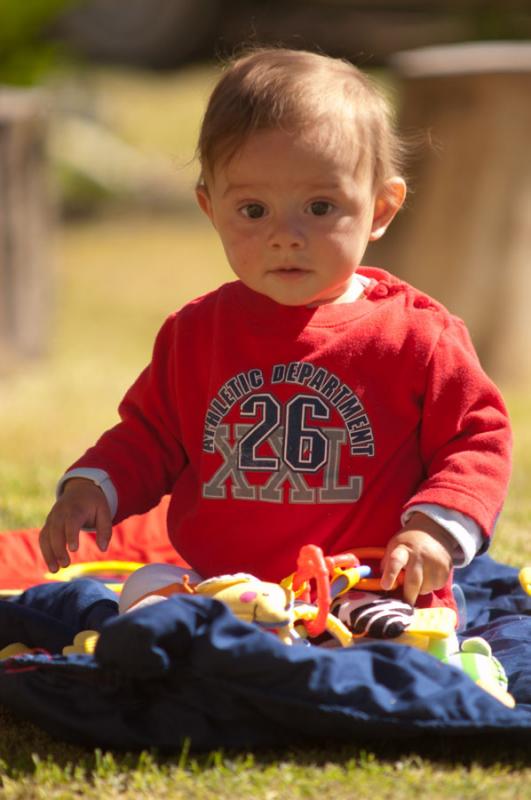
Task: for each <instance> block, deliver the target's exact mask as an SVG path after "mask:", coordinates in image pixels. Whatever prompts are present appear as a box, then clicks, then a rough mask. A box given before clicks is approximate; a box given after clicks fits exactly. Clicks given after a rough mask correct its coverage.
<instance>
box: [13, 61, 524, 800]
mask: <svg viewBox="0 0 531 800" xmlns="http://www.w3.org/2000/svg"><path fill="white" fill-rule="evenodd" d="M187 78H189V79H190V80H188V81H187V82H182V81H181V78H180V77H176V78H171V77H165V78H162V79H160V83H159V82H157V79H155V78H152V77H149V78H148V77H145V76H144V77H142V76H136V77H135V79H134V80H131V78H128V77H127V76H126V75H125V74H123V73H113V74H112V75H111V76H110V77H109V84H108V94H105V96H104V97H103V99H102V100H101V102H102V103H103V105H104V107H105V108H108V109H110V111H109V113H111V111H112V113H113V114H114V115H115V123H116V125H117V126H118V127H122V128H123V131H124V132H127V131H129V133H128V134H127V135H129V136H130V138H131V141H133V139H134V137H136V139H135V143H137V144H138V145H139V146H142V147H145V148H147V149H149V147H151V146H153V147H155V148H159V149H164V148H167V151H166V152H170V150H171V146H172V138H171V130H174V127H175V126H177V125H178V116H179V115H178V114H177V111H175V115H174V116H173V112H172V113H171V114H170V118H171V119H173V122H172V123H171V124H170V125H169V126H168V128H167V129H165V130H164V132H161V131H160V128H157V126H156V125H155V122H154V121H153V119H152V118H151V117H150V115H149V114H146V113H145V109H148V108H149V102H150V101H149V98H153V97H155V99H156V101H155V103H154V107H155V108H156V107H158V106H159V105H161V104H162V105H165V106H166V108H167V107H168V105H169V101H170V99H171V98H172V97H173V95H174V94H176V95H177V100H176V105H178V106H179V107H180V108H181V114H182V110H183V109H185V108H197V107H198V106H199V104H198V103H197V102H196V100H194V102H195V106H194V105H193V103H192V98H196V95H197V93H198V92H199V93H200V94H201V93H202V91H203V89H202V88H201V87H204V80H205V77H204V76H203V77H201V75H200V74H199V73H196V72H192V73H189V74H188V76H187ZM206 79H207V80H209V77H208V75H207V77H206ZM102 81H103V75H102V74H98V75H97V76H96V77H95V78H94V86H96V87H97V90H98V91H99V92H101V91H103V90H102V89H101V84H102ZM194 81H197V84H194ZM194 86H195V88H193V87H194ZM98 87H99V88H98ZM190 87H192V89H190ZM151 102H152V101H151ZM135 106H136V107H137V108H138V109H139V110H141V111H142V116H141V118H139V121H138V124H135V118H134V117H133V116H132V111H131V109H132V108H134V107H135ZM194 114H195V115H196V112H194ZM194 114H190V115H189V116H190V119H188V122H187V125H188V126H189V128H186V130H185V133H184V138H183V139H180V140H179V145H178V146H177V147H176V149H175V151H174V152H175V154H176V157H177V158H180V156H179V153H180V154H182V157H183V159H184V160H185V159H186V158H190V157H191V152H192V149H193V145H192V139H193V129H194V121H193V119H192V117H193V116H194ZM146 116H147V117H149V120H147V121H146V120H145V117H146ZM196 116H197V115H196ZM172 126H173V127H172ZM174 133H175V131H174ZM183 141H185V142H188V144H186V143H185V144H183ZM55 253H56V264H57V274H56V287H57V295H56V305H55V310H54V315H53V324H52V328H51V335H50V346H49V353H48V355H47V357H46V358H45V359H43V360H40V361H35V362H32V363H27V362H26V363H23V364H21V365H20V366H19V368H18V370H17V371H16V372H14V373H12V374H11V375H10V376H9V377H8V378H6V377H5V376H4V377H3V378H0V486H1V487H2V490H1V494H0V530H5V529H13V528H22V527H30V526H39V525H41V524H42V522H43V520H44V518H45V515H46V513H47V512H48V510H49V507H50V504H51V502H52V497H53V489H54V485H55V481H56V479H57V476H58V475H59V474H60V473H61V472H62V470H63V469H64V467H65V466H66V465H67V464H68V463H69V462H70V461H71V460H72V459H73V458H74V457H75V456H77V454H78V453H79V452H80V451H81V450H82V449H83V448H85V447H86V446H88V445H89V444H90V443H91V442H92V441H93V439H94V437H95V436H96V435H97V434H98V433H99V432H100V431H101V429H102V428H103V427H105V426H108V425H110V424H112V423H113V422H114V421H115V419H116V405H117V402H118V400H119V398H120V397H121V395H122V393H123V392H124V390H125V389H126V388H127V386H128V385H129V384H130V383H131V381H132V380H133V378H134V377H135V376H136V374H137V373H138V371H139V370H140V369H141V368H142V367H143V365H144V364H145V363H146V361H147V359H148V358H149V353H150V348H151V344H152V341H153V336H154V334H155V332H156V330H157V329H158V327H159V325H160V323H161V321H162V319H163V318H164V316H165V315H166V314H167V313H169V312H170V311H172V310H173V309H174V308H176V307H178V306H180V305H181V304H182V303H183V302H185V301H186V300H188V299H189V298H191V297H193V296H196V295H198V294H200V293H202V292H204V291H207V290H209V289H210V288H213V287H214V286H216V285H218V284H219V283H220V282H222V281H223V280H226V279H228V278H230V273H229V271H228V269H227V267H226V265H225V262H224V258H223V255H222V252H221V249H220V246H219V244H218V242H217V240H216V238H215V235H214V233H213V232H212V230H211V229H210V227H209V226H208V225H207V224H206V222H205V221H204V220H203V219H202V218H200V217H199V215H198V214H197V213H195V212H193V211H192V210H191V209H190V211H189V212H186V211H185V210H183V211H182V212H181V213H180V214H179V215H176V216H175V217H170V216H160V215H159V216H156V217H155V216H153V215H149V214H146V215H143V216H140V215H138V216H135V217H130V216H129V217H127V216H122V215H119V214H117V215H113V216H110V217H107V218H106V219H99V220H98V219H95V220H92V221H91V222H85V223H80V222H78V223H76V224H71V225H69V226H67V227H61V228H60V229H59V230H58V231H57V236H56V241H55ZM507 400H508V403H509V406H510V410H511V414H512V417H513V423H514V428H515V443H516V452H515V471H514V478H513V482H512V486H511V490H510V494H509V497H508V501H507V505H506V509H505V512H504V514H503V516H502V519H501V521H500V525H499V530H498V537H497V540H496V542H495V544H494V547H493V554H494V555H495V556H496V557H497V558H500V559H502V560H505V561H508V562H510V563H512V564H514V565H517V566H521V565H523V564H525V563H531V543H530V540H529V536H528V531H529V528H530V527H531V502H530V497H531V491H530V488H531V487H530V486H529V478H528V476H529V474H531V404H530V401H529V397H528V396H527V395H525V394H523V393H521V392H518V391H517V390H515V389H513V390H509V389H508V388H507ZM530 779H531V769H530V765H529V755H528V753H527V752H526V751H525V750H524V749H523V747H522V746H520V745H519V744H518V742H517V741H511V740H507V741H504V742H503V744H502V745H501V746H500V742H494V743H493V742H490V743H489V742H488V741H482V740H477V741H476V740H475V739H474V738H472V737H471V738H470V739H464V740H456V741H452V740H448V739H441V740H432V739H430V740H429V741H424V742H423V741H412V742H409V743H408V742H406V743H404V744H402V745H399V744H396V743H391V742H386V741H381V742H371V743H364V745H363V747H360V746H359V745H356V744H347V743H344V744H342V745H340V746H338V745H334V744H330V745H328V746H322V747H319V748H308V747H304V748H303V747H298V748H293V750H291V751H289V752H284V751H272V752H260V753H251V752H244V753H239V754H233V753H222V752H216V753H211V754H207V755H204V756H201V757H197V756H195V755H190V754H189V753H187V752H186V749H185V750H184V751H183V753H181V754H177V755H175V756H172V757H165V756H162V755H160V754H156V753H142V754H117V753H109V752H107V753H102V752H99V751H95V752H92V751H91V750H87V749H84V748H81V747H77V746H74V745H71V744H68V743H65V742H56V741H54V740H53V739H51V738H50V737H49V736H48V735H46V734H45V733H43V732H42V731H41V730H39V729H38V728H37V727H35V726H33V725H32V724H29V723H27V722H24V721H22V720H19V719H17V718H15V717H14V716H13V715H12V714H10V713H8V712H7V711H1V712H0V800H3V799H4V798H5V800H19V799H20V800H22V799H24V800H28V799H32V798H35V799H37V798H43V799H44V798H46V800H53V799H55V798H61V800H69V799H70V798H79V797H87V798H102V797H104V798H106V800H114V798H135V799H136V798H143V797H146V798H147V797H149V798H155V797H156V798H187V800H195V799H196V798H197V800H210V799H212V800H214V798H216V800H225V798H227V800H228V798H253V799H254V798H256V800H262V798H263V800H277V799H280V800H283V798H288V797H289V798H328V797H330V798H334V800H343V799H344V800H346V799H347V798H352V797H353V796H357V797H359V798H368V797H370V796H377V797H379V798H394V799H396V800H400V799H401V798H408V797H413V796H417V795H419V796H420V795H423V796H425V797H430V798H455V797H459V798H478V800H479V798H482V800H484V799H485V798H493V799H494V798H496V800H505V798H508V799H509V798H511V800H517V799H519V798H522V800H523V798H524V797H527V796H528V787H529V781H530Z"/></svg>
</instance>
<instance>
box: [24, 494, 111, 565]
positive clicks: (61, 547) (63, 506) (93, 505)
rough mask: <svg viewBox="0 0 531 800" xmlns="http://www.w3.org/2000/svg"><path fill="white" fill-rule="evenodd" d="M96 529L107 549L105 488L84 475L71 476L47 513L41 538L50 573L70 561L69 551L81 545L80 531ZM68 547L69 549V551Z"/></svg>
mask: <svg viewBox="0 0 531 800" xmlns="http://www.w3.org/2000/svg"><path fill="white" fill-rule="evenodd" d="M85 525H86V526H88V527H91V528H95V529H96V543H97V545H98V547H99V548H100V550H106V549H107V547H108V544H109V540H110V538H111V534H112V522H111V514H110V510H109V505H108V503H107V500H106V498H105V495H104V494H103V492H102V490H101V489H100V488H99V487H98V486H96V484H95V483H93V482H92V481H90V480H87V479H85V478H71V479H70V480H69V481H67V483H66V484H65V486H64V489H63V493H62V495H61V497H60V498H59V499H58V500H57V502H56V503H55V505H54V506H53V508H52V510H51V511H50V513H49V514H48V518H47V520H46V524H45V525H44V528H43V529H42V531H41V533H40V537H39V543H40V546H41V551H42V555H43V557H44V560H45V561H46V564H47V565H48V569H49V570H50V572H57V570H58V569H59V567H67V566H68V565H69V564H70V557H69V555H68V550H70V551H71V552H74V551H75V550H77V549H78V546H79V531H80V529H81V528H82V527H84V526H85ZM67 548H68V550H67Z"/></svg>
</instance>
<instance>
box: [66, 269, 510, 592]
mask: <svg viewBox="0 0 531 800" xmlns="http://www.w3.org/2000/svg"><path fill="white" fill-rule="evenodd" d="M359 272H360V273H361V274H362V275H365V276H366V277H369V278H370V279H371V280H372V283H371V284H370V286H369V288H368V289H367V290H366V292H365V294H364V295H363V296H362V297H361V298H360V299H358V300H357V301H356V302H354V303H349V304H337V305H334V304H329V305H322V306H319V307H317V308H305V307H288V306H282V305H279V304H277V303H275V302H274V301H272V300H270V299H268V298H267V297H265V296H263V295H260V294H257V293H256V292H253V291H252V290H250V289H248V288H247V287H245V286H244V285H243V284H242V283H241V282H239V281H236V282H233V283H229V284H225V285H224V286H221V287H220V288H219V289H218V290H216V291H214V292H212V293H210V294H208V295H206V296H204V297H201V298H199V299H198V300H195V301H193V302H191V303H189V304H188V305H186V306H185V307H184V308H183V309H181V310H180V311H179V312H177V313H175V314H173V315H172V316H170V317H169V318H168V319H167V320H166V322H165V324H164V325H163V327H162V329H161V330H160V332H159V335H158V337H157V340H156V343H155V348H154V352H153V358H152V361H151V363H150V365H149V366H148V367H147V368H146V369H145V370H144V372H142V374H141V375H140V377H139V378H138V379H137V381H136V382H135V383H134V384H133V386H132V387H131V388H130V389H129V391H128V392H127V394H126V396H125V398H124V400H123V401H122V403H121V405H120V409H119V411H120V416H121V420H122V421H121V422H120V423H119V424H118V425H117V426H116V427H114V428H112V429H111V430H109V431H107V432H106V433H105V434H104V435H103V436H102V437H101V439H100V440H99V441H98V443H97V444H96V445H95V447H93V448H91V449H90V450H88V452H87V453H86V454H85V455H84V456H83V458H81V459H80V460H79V461H78V462H76V464H74V465H73V467H97V468H99V469H104V470H106V471H107V472H108V473H109V475H110V477H111V479H112V481H113V483H114V486H115V487H116V490H117V494H118V511H117V515H116V517H115V521H119V520H121V519H123V518H124V517H127V516H129V515H131V514H136V513H141V512H143V511H146V510H147V509H149V508H151V507H152V506H153V505H155V504H156V503H157V502H158V501H159V499H160V497H161V496H162V495H164V494H167V493H171V495H172V499H171V503H170V508H169V512H168V530H169V534H170V538H171V540H172V542H173V544H174V545H175V547H176V549H177V550H178V551H179V553H180V554H181V555H182V556H183V557H184V558H185V559H186V560H187V561H188V562H189V563H190V564H191V565H192V566H193V567H194V568H195V569H196V570H197V571H198V572H199V573H200V574H201V575H203V576H204V577H209V576H212V575H216V574H222V573H231V572H239V571H244V572H250V573H253V574H255V575H257V576H259V577H261V578H263V579H266V580H279V579H281V578H283V577H285V576H286V575H288V574H290V573H291V572H292V571H293V570H294V568H295V565H296V558H297V554H298V551H299V549H300V547H301V545H302V544H304V543H308V542H313V543H315V544H318V545H320V546H321V547H322V548H323V550H324V552H325V554H330V555H332V554H335V553H340V552H343V551H346V550H349V549H352V548H354V549H355V548H357V547H366V546H382V547H384V546H385V544H386V543H387V542H388V541H389V539H390V538H391V536H393V535H394V534H395V533H396V532H397V531H398V530H399V529H400V527H401V525H400V516H401V514H402V512H403V511H404V509H405V508H407V507H409V506H411V505H414V504H417V503H435V504H438V505H440V506H444V507H447V508H450V509H453V510H456V511H459V512H461V513H464V514H467V515H468V516H469V517H471V518H472V519H473V520H475V521H476V522H477V524H478V525H479V526H480V528H481V530H482V532H483V534H484V536H485V546H486V544H487V541H488V537H489V536H490V534H491V532H492V530H493V527H494V523H495V521H496V517H497V515H498V514H499V512H500V509H501V506H502V502H503V498H504V496H505V492H506V487H507V482H508V478H509V470H510V431H509V423H508V419H507V414H506V411H505V408H504V405H503V402H502V400H501V397H500V395H499V393H498V391H497V389H496V388H495V387H494V385H493V384H492V382H491V381H490V380H489V379H488V378H487V376H486V375H485V373H484V372H483V371H482V369H481V367H480V365H479V362H478V359H477V356H476V354H475V352H474V350H473V347H472V345H471V343H470V339H469V336H468V334H467V331H466V329H465V326H464V325H463V323H462V322H461V321H460V320H458V319H456V318H455V317H453V316H451V315H450V314H449V313H448V311H446V310H445V309H444V308H443V307H442V306H441V305H439V304H438V303H436V302H435V301H433V300H431V299H430V298H428V297H426V296H425V295H422V294H420V293H419V292H418V291H416V290H415V289H413V288H412V287H410V286H409V285H407V284H405V283H403V282H402V281H400V280H398V279H397V278H394V277H392V276H391V275H389V274H388V273H386V272H384V271H383V270H376V269H372V268H362V269H360V270H359ZM435 594H436V595H438V597H435V596H432V595H429V596H425V597H424V599H423V603H422V604H427V605H429V604H440V603H443V604H447V603H451V600H450V590H449V586H447V587H445V588H444V589H442V590H440V591H439V592H437V593H435Z"/></svg>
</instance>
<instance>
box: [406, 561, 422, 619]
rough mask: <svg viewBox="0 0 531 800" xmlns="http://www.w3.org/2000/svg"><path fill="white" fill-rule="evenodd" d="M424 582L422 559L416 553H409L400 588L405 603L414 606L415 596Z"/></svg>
mask: <svg viewBox="0 0 531 800" xmlns="http://www.w3.org/2000/svg"><path fill="white" fill-rule="evenodd" d="M423 582H424V565H423V562H422V559H421V558H419V556H418V555H417V554H416V553H411V552H410V554H409V561H408V563H407V567H406V572H405V575H404V586H403V589H402V596H403V598H404V600H405V601H406V603H409V604H410V605H412V606H414V605H415V603H416V602H417V597H418V596H419V594H420V590H421V589H422V584H423Z"/></svg>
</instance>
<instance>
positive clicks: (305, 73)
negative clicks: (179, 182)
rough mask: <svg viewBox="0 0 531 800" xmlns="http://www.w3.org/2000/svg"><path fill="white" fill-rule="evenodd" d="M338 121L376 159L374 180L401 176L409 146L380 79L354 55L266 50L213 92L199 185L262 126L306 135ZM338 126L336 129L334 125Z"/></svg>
mask: <svg viewBox="0 0 531 800" xmlns="http://www.w3.org/2000/svg"><path fill="white" fill-rule="evenodd" d="M334 119H335V120H337V125H336V126H335V127H336V131H335V137H336V139H337V141H338V142H339V141H340V140H342V141H344V140H345V125H346V126H347V128H348V131H349V132H350V134H351V138H350V141H349V142H348V143H349V144H350V143H352V144H356V145H357V147H358V148H360V149H361V153H362V154H363V155H364V156H368V157H369V158H370V164H371V167H372V174H373V180H374V185H375V186H376V187H378V188H379V187H381V186H383V184H384V183H385V181H386V180H387V179H388V178H390V177H392V176H394V175H400V173H401V171H402V153H403V147H402V143H401V141H400V139H399V138H398V136H397V134H396V133H395V131H394V128H393V124H392V115H391V109H390V105H389V103H388V102H387V100H386V98H385V97H384V96H383V94H382V92H381V91H380V90H379V89H378V88H377V87H376V86H375V84H374V83H373V81H372V80H371V79H370V78H369V77H368V76H367V75H366V74H365V73H363V72H361V71H360V70H359V69H357V67H355V66H353V65H352V64H350V63H349V62H347V61H343V60H341V59H337V58H330V57H328V56H324V55H320V54H317V53H311V52H308V51H305V50H288V49H284V48H259V49H254V50H252V51H250V52H248V53H246V54H243V55H240V56H238V57H237V58H235V59H234V60H233V61H232V62H230V63H229V65H228V67H227V68H226V69H225V72H224V73H223V74H222V76H221V78H220V80H219V81H218V83H217V85H216V86H215V87H214V90H213V92H212V94H211V96H210V100H209V102H208V105H207V108H206V112H205V115H204V117H203V123H202V126H201V131H200V134H199V141H198V146H197V153H198V157H199V161H200V164H201V177H200V179H199V184H204V182H205V178H208V177H209V176H212V175H213V171H214V167H215V166H219V165H220V164H223V163H226V162H227V161H229V160H230V159H231V158H232V157H233V156H234V155H236V153H237V151H238V150H239V149H240V147H241V146H242V145H243V144H244V143H245V141H246V140H247V138H248V137H249V136H250V135H251V134H252V133H255V132H256V131H264V130H285V131H286V132H290V133H300V132H303V131H304V130H309V129H314V128H315V126H316V125H319V124H320V123H322V124H323V127H324V123H327V124H328V128H330V127H331V126H330V124H329V123H330V121H332V123H333V122H334ZM332 127H334V126H333V125H332Z"/></svg>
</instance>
